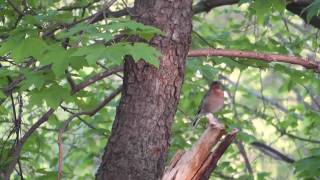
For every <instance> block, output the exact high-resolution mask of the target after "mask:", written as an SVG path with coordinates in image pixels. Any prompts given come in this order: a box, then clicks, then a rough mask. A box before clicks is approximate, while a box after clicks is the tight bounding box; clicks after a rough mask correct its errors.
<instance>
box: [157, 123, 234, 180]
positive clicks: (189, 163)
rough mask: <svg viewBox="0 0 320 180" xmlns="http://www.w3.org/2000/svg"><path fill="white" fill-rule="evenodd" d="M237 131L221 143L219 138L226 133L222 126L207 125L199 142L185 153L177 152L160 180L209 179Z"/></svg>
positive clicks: (228, 135)
mask: <svg viewBox="0 0 320 180" xmlns="http://www.w3.org/2000/svg"><path fill="white" fill-rule="evenodd" d="M237 132H238V130H237V129H234V130H233V131H232V132H231V133H230V134H227V135H226V136H225V138H224V139H223V140H222V142H221V143H219V145H218V146H217V147H216V148H215V150H214V152H211V150H212V149H213V147H214V146H215V145H217V144H218V142H219V140H220V139H221V137H222V136H223V135H224V134H225V133H226V131H225V129H224V127H223V125H221V124H218V123H217V124H211V123H209V125H208V127H207V129H206V130H205V131H204V132H203V134H202V135H201V137H200V138H199V140H198V141H197V142H196V144H194V145H193V146H192V148H191V149H190V150H188V151H186V152H183V151H178V152H177V153H176V154H175V156H174V157H173V158H172V160H171V162H170V165H169V166H168V167H167V168H166V170H165V172H164V175H163V177H162V180H198V179H199V180H200V179H201V180H203V179H208V178H209V177H210V174H211V172H212V171H213V170H214V169H215V167H216V164H217V162H218V160H219V159H220V157H221V156H222V154H223V153H224V152H225V150H226V149H227V148H228V146H229V145H230V144H231V142H232V141H233V139H234V138H235V136H236V134H237Z"/></svg>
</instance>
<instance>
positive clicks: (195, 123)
mask: <svg viewBox="0 0 320 180" xmlns="http://www.w3.org/2000/svg"><path fill="white" fill-rule="evenodd" d="M200 119H201V114H197V115H196V117H195V118H194V119H193V120H192V126H193V127H196V126H197V125H198V123H199V120H200Z"/></svg>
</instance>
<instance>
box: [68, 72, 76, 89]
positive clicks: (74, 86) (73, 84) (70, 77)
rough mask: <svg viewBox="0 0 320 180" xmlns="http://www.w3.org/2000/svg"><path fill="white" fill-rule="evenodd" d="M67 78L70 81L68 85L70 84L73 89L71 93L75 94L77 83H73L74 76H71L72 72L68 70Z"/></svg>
mask: <svg viewBox="0 0 320 180" xmlns="http://www.w3.org/2000/svg"><path fill="white" fill-rule="evenodd" d="M66 76H67V81H68V83H69V85H70V87H71V91H72V92H75V91H76V88H77V87H76V86H77V85H76V83H75V82H74V81H73V79H72V76H71V74H70V72H69V71H68V70H66Z"/></svg>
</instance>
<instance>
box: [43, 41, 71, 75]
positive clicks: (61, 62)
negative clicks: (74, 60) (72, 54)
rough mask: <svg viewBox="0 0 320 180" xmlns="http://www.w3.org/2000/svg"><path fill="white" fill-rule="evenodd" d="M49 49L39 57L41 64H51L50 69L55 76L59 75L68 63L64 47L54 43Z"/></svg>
mask: <svg viewBox="0 0 320 180" xmlns="http://www.w3.org/2000/svg"><path fill="white" fill-rule="evenodd" d="M49 49H50V50H49V51H48V52H46V53H45V55H44V56H43V57H42V58H41V59H40V62H41V64H43V65H49V64H51V65H52V71H53V72H54V74H55V75H56V76H57V77H61V76H62V75H63V74H64V73H65V70H66V69H67V68H68V65H69V55H68V53H67V51H66V50H65V49H63V48H62V47H61V46H59V45H57V44H55V45H51V46H50V48H49Z"/></svg>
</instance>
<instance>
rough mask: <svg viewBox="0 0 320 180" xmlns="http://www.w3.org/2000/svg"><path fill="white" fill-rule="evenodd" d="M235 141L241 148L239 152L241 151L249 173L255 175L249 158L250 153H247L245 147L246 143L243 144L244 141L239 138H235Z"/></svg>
mask: <svg viewBox="0 0 320 180" xmlns="http://www.w3.org/2000/svg"><path fill="white" fill-rule="evenodd" d="M234 142H235V144H236V145H237V148H238V149H239V152H240V154H241V156H242V157H243V160H244V164H245V166H246V169H247V171H248V173H249V174H250V175H252V176H253V170H252V167H251V164H250V161H249V158H248V154H247V151H246V150H245V148H244V145H243V143H242V141H239V140H237V139H235V141H234Z"/></svg>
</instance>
